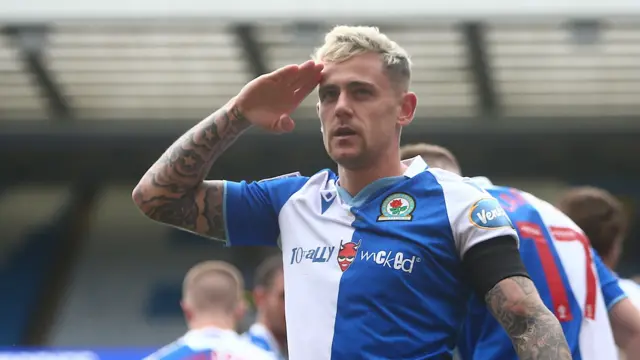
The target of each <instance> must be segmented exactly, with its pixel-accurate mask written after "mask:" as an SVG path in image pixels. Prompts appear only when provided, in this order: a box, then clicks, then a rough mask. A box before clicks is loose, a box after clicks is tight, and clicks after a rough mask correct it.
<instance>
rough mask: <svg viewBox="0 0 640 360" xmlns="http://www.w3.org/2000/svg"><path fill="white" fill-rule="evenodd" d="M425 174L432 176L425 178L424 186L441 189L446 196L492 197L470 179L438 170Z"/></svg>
mask: <svg viewBox="0 0 640 360" xmlns="http://www.w3.org/2000/svg"><path fill="white" fill-rule="evenodd" d="M425 172H426V173H427V174H429V175H430V176H426V177H425V178H426V180H425V181H424V182H423V183H424V185H425V186H427V187H433V186H438V187H441V188H442V191H443V192H444V194H445V196H453V195H458V196H459V197H467V198H468V197H488V196H490V195H489V193H488V192H487V191H486V190H484V189H483V188H481V187H480V186H478V185H477V184H476V183H475V182H473V181H472V180H471V179H470V178H467V177H462V176H460V175H458V174H455V173H452V172H450V171H446V170H442V169H437V168H429V169H427V171H425Z"/></svg>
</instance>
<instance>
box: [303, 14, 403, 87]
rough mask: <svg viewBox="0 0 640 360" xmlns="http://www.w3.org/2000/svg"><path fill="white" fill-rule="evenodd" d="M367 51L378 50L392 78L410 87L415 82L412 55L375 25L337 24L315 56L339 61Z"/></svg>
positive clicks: (332, 61)
mask: <svg viewBox="0 0 640 360" xmlns="http://www.w3.org/2000/svg"><path fill="white" fill-rule="evenodd" d="M364 53H377V54H379V55H380V57H381V58H382V63H383V64H384V68H385V70H386V72H387V75H388V76H389V78H390V79H391V80H392V81H394V82H397V83H399V84H401V85H403V87H405V88H408V87H409V84H410V82H411V59H410V58H409V55H408V54H407V52H406V51H405V50H404V49H403V48H402V47H400V45H398V44H397V43H396V42H395V41H392V40H391V39H389V38H388V37H387V36H386V35H385V34H383V33H381V32H380V30H379V29H378V28H377V27H373V26H344V25H340V26H336V27H334V28H333V29H332V30H331V31H330V32H328V33H327V34H326V35H325V38H324V44H323V45H322V46H321V47H319V48H317V49H316V50H315V52H314V54H313V55H312V59H313V60H315V61H321V62H330V63H338V62H343V61H347V60H349V59H351V58H352V57H354V56H357V55H360V54H364Z"/></svg>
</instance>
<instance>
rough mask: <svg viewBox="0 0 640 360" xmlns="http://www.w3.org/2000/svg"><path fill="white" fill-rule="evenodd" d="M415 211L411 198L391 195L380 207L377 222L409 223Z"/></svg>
mask: <svg viewBox="0 0 640 360" xmlns="http://www.w3.org/2000/svg"><path fill="white" fill-rule="evenodd" d="M415 209H416V202H415V200H413V197H411V195H409V194H405V193H393V194H391V195H389V196H387V197H386V198H385V199H384V201H383V202H382V206H380V213H381V214H380V216H378V221H411V219H413V216H412V215H411V214H412V213H413V211H414V210H415Z"/></svg>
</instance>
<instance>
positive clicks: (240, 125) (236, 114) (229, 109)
mask: <svg viewBox="0 0 640 360" xmlns="http://www.w3.org/2000/svg"><path fill="white" fill-rule="evenodd" d="M224 111H225V113H226V114H227V119H228V120H229V122H230V123H231V124H233V126H234V127H236V128H237V129H239V130H247V129H249V128H250V127H251V126H252V125H253V124H252V123H251V121H249V119H248V118H247V117H246V116H245V112H244V109H243V107H242V105H241V104H239V103H238V102H236V99H235V98H233V99H231V100H229V102H228V103H227V104H226V105H225V106H224Z"/></svg>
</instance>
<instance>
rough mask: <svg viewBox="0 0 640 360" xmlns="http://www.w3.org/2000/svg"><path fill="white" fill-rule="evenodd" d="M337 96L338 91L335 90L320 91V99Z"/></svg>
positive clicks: (328, 99)
mask: <svg viewBox="0 0 640 360" xmlns="http://www.w3.org/2000/svg"><path fill="white" fill-rule="evenodd" d="M337 97H338V92H337V91H335V90H324V91H322V92H320V101H331V100H333V99H335V98H337Z"/></svg>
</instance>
